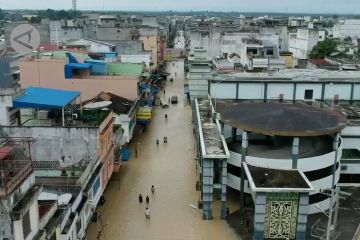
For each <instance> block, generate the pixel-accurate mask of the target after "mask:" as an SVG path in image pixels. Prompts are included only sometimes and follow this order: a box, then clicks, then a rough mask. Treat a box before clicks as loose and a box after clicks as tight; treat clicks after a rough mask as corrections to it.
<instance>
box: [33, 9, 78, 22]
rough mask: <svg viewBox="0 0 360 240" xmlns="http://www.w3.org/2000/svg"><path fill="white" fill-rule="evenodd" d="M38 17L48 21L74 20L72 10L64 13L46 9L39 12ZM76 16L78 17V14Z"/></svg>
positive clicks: (63, 11)
mask: <svg viewBox="0 0 360 240" xmlns="http://www.w3.org/2000/svg"><path fill="white" fill-rule="evenodd" d="M38 15H39V16H40V17H41V18H49V19H50V20H61V19H74V17H75V13H74V11H73V10H69V11H65V10H59V11H57V10H53V9H50V8H49V9H47V10H41V11H39V12H38ZM76 15H77V16H79V15H80V12H77V13H76Z"/></svg>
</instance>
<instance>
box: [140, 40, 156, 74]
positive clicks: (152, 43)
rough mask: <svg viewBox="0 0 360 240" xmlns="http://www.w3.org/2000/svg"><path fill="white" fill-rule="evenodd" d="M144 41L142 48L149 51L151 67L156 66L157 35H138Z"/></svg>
mask: <svg viewBox="0 0 360 240" xmlns="http://www.w3.org/2000/svg"><path fill="white" fill-rule="evenodd" d="M139 39H140V40H141V41H143V43H144V50H146V51H151V62H153V63H154V65H152V66H151V68H152V69H154V68H156V67H157V64H158V62H157V61H158V37H157V36H140V38H139Z"/></svg>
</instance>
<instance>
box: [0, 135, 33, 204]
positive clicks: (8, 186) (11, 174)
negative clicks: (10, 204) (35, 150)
mask: <svg viewBox="0 0 360 240" xmlns="http://www.w3.org/2000/svg"><path fill="white" fill-rule="evenodd" d="M19 143H21V142H19ZM20 147H24V146H20V144H18V145H16V144H14V143H12V142H11V141H10V140H9V139H4V138H1V139H0V173H1V175H0V176H1V177H0V197H6V196H8V195H10V194H11V193H12V192H13V191H14V190H15V189H17V188H18V186H19V185H20V184H21V183H22V182H23V181H24V180H25V179H26V178H27V177H28V176H29V175H30V174H31V173H32V171H33V168H32V163H31V159H30V157H29V156H27V153H25V152H23V151H22V149H23V148H20Z"/></svg>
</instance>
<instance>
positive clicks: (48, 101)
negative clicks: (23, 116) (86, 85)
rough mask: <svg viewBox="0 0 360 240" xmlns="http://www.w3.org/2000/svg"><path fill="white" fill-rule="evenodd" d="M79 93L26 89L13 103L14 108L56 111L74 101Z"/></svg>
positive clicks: (36, 88)
mask: <svg viewBox="0 0 360 240" xmlns="http://www.w3.org/2000/svg"><path fill="white" fill-rule="evenodd" d="M78 96H80V92H78V91H67V90H60V89H50V88H39V87H28V88H27V89H25V93H24V95H22V96H20V97H18V98H16V99H15V100H14V101H13V107H14V108H38V109H56V108H64V107H65V106H66V105H68V104H70V103H71V102H72V101H74V100H75V99H76V98H77V97H78Z"/></svg>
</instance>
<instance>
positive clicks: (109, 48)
mask: <svg viewBox="0 0 360 240" xmlns="http://www.w3.org/2000/svg"><path fill="white" fill-rule="evenodd" d="M74 39H76V40H74ZM61 46H62V47H63V48H69V49H77V50H82V51H86V52H91V53H110V52H115V50H116V46H115V45H114V44H111V43H107V42H102V41H97V40H92V39H81V38H72V39H71V40H68V41H66V42H63V43H62V44H61Z"/></svg>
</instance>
